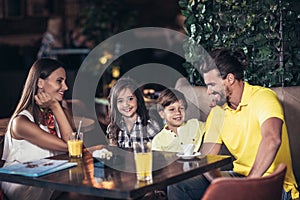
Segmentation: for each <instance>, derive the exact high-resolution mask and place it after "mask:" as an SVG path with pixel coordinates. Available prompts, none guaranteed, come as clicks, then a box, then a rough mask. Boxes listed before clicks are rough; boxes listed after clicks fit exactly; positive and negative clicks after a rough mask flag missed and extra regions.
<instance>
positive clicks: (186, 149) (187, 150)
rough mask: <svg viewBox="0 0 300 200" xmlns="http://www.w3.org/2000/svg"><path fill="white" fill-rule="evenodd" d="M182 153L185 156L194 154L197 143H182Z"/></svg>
mask: <svg viewBox="0 0 300 200" xmlns="http://www.w3.org/2000/svg"><path fill="white" fill-rule="evenodd" d="M181 148H182V153H183V154H184V155H185V156H189V155H193V152H194V148H195V145H194V144H183V145H181Z"/></svg>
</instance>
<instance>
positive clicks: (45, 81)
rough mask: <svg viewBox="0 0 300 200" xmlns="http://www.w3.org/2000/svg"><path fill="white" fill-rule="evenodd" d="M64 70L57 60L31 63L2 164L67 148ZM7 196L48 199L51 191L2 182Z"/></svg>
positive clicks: (46, 154) (24, 160) (41, 156)
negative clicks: (62, 103) (63, 102)
mask: <svg viewBox="0 0 300 200" xmlns="http://www.w3.org/2000/svg"><path fill="white" fill-rule="evenodd" d="M67 89H68V87H67V85H66V72H65V69H64V68H63V65H62V63H60V62H58V61H57V60H53V59H49V58H42V59H38V60H37V61H36V62H35V63H34V64H33V65H32V67H31V69H30V71H29V74H28V76H27V80H26V83H25V86H24V89H23V92H22V96H21V99H20V101H19V103H18V105H17V108H16V110H15V111H14V113H13V115H12V117H11V119H10V121H9V124H8V128H7V132H6V134H5V143H4V150H3V157H2V159H3V160H5V165H6V166H7V165H11V164H14V163H19V162H27V161H32V160H36V159H41V158H45V157H49V156H53V155H56V154H59V153H60V152H66V151H68V147H67V139H68V137H69V134H71V133H72V131H73V130H72V127H71V125H70V123H69V120H68V118H67V115H66V114H65V112H64V110H63V108H62V106H61V101H62V100H63V96H64V93H65V91H66V90H67ZM2 189H3V190H4V193H5V195H6V196H7V197H8V198H9V199H20V198H21V199H50V197H51V195H52V193H53V191H51V190H47V189H42V188H37V187H30V186H25V185H20V184H13V183H7V182H3V183H2Z"/></svg>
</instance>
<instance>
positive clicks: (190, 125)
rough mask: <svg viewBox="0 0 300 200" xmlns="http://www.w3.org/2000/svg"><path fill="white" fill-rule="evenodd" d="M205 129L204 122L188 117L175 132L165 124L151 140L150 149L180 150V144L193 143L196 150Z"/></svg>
mask: <svg viewBox="0 0 300 200" xmlns="http://www.w3.org/2000/svg"><path fill="white" fill-rule="evenodd" d="M204 131H205V123H204V122H201V121H198V119H190V120H188V121H187V122H185V123H183V124H182V125H181V126H180V127H179V128H178V129H177V133H178V134H175V133H174V132H173V131H171V130H167V129H166V126H165V127H164V128H163V129H162V130H161V131H160V132H159V133H158V134H157V135H156V136H154V138H153V140H152V149H153V150H157V151H169V152H180V151H181V150H182V149H181V145H182V144H195V151H198V150H199V148H200V145H201V142H202V138H203V135H204Z"/></svg>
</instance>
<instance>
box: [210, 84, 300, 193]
mask: <svg viewBox="0 0 300 200" xmlns="http://www.w3.org/2000/svg"><path fill="white" fill-rule="evenodd" d="M271 117H276V118H279V119H281V120H282V121H283V122H284V123H283V125H282V143H281V146H280V148H279V150H278V152H277V155H276V157H275V159H274V161H273V163H272V165H271V166H270V168H269V169H268V170H267V172H266V173H265V174H264V175H268V174H271V173H273V172H274V171H275V169H276V167H277V166H278V164H279V163H285V164H286V165H287V173H286V176H285V181H284V189H285V191H291V194H292V197H293V199H294V198H298V197H299V192H298V191H297V189H296V187H297V183H296V181H295V176H294V173H293V168H292V160H291V153H290V146H289V139H288V134H287V128H286V123H285V121H284V112H283V109H282V106H281V104H280V102H279V100H278V98H277V96H276V93H275V92H273V91H272V90H271V89H268V88H264V87H260V86H252V85H249V84H248V83H246V82H245V86H244V92H243V95H242V99H241V102H240V104H239V105H238V107H237V109H236V110H233V109H231V108H230V107H229V106H228V105H227V104H226V105H224V106H223V107H222V108H220V107H215V108H213V109H212V110H211V112H210V114H209V116H208V119H207V122H206V125H207V127H206V135H205V139H204V142H217V143H224V144H225V145H226V147H227V148H228V150H229V151H230V152H231V154H232V155H233V156H234V157H235V158H236V160H235V161H234V162H233V165H234V169H233V170H234V172H236V173H239V174H242V175H245V176H247V175H248V174H249V172H250V170H251V168H252V166H253V163H254V160H255V158H256V154H257V151H258V148H259V144H260V141H261V138H262V136H261V125H262V124H263V122H264V121H265V120H267V119H269V118H271ZM218 131H219V132H218ZM218 133H219V135H218Z"/></svg>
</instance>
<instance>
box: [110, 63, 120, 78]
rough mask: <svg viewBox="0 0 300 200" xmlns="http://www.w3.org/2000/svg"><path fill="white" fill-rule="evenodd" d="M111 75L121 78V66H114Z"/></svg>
mask: <svg viewBox="0 0 300 200" xmlns="http://www.w3.org/2000/svg"><path fill="white" fill-rule="evenodd" d="M111 75H112V77H113V78H119V76H120V67H119V66H113V67H112V70H111Z"/></svg>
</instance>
